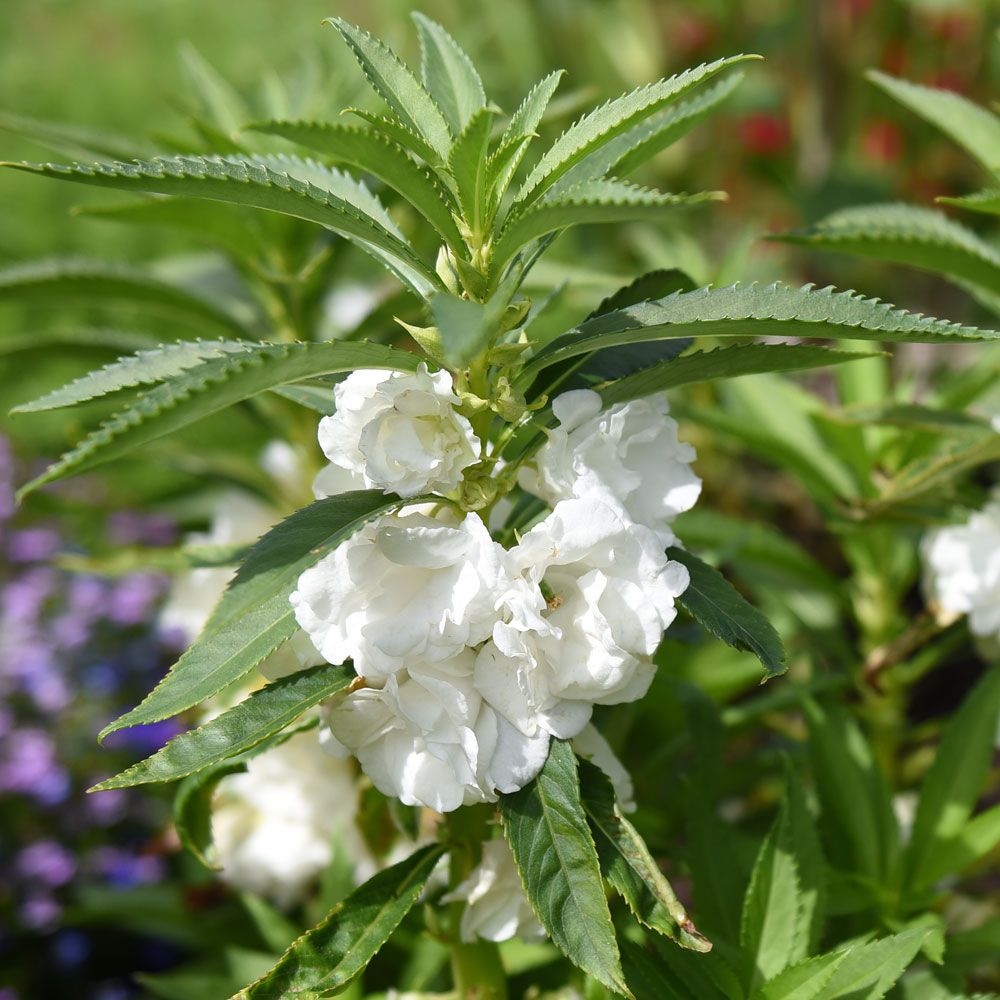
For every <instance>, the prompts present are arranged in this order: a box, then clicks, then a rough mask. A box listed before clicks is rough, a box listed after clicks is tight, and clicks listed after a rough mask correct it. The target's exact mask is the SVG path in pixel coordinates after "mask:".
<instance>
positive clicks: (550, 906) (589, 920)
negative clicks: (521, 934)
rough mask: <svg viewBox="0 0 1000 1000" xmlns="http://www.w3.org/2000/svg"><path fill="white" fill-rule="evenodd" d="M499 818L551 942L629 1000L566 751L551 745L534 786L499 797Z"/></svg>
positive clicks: (563, 746) (558, 742)
mask: <svg viewBox="0 0 1000 1000" xmlns="http://www.w3.org/2000/svg"><path fill="white" fill-rule="evenodd" d="M500 815H501V818H502V820H503V826H504V833H505V834H506V836H507V840H508V842H509V843H510V846H511V850H512V851H513V852H514V859H515V861H516V862H517V867H518V869H519V870H520V872H521V880H522V881H523V882H524V888H525V892H526V893H527V894H528V899H529V900H530V901H531V905H532V907H533V908H534V910H535V912H536V913H537V914H538V918H539V920H541V922H542V925H543V926H544V927H545V929H546V931H548V934H549V936H550V937H551V938H552V940H553V941H554V942H555V944H556V945H557V946H558V947H559V949H560V950H561V951H562V952H563V954H565V955H566V957H567V958H569V959H570V961H571V962H573V963H574V964H575V965H577V966H578V967H579V968H581V969H582V970H583V971H584V972H586V973H587V974H588V975H590V976H592V977H593V978H594V979H596V980H597V981H598V982H600V983H601V984H603V985H604V986H606V987H607V988H608V989H610V990H615V991H617V992H618V993H624V994H625V995H626V996H629V995H630V994H629V991H628V988H627V987H626V986H625V983H624V980H623V976H622V970H621V963H620V960H619V956H618V945H617V943H616V941H615V934H614V929H613V928H612V926H611V913H610V911H609V910H608V903H607V900H606V899H605V896H604V883H603V881H602V880H601V869H600V864H599V862H598V858H597V851H596V850H595V848H594V841H593V839H592V837H591V834H590V828H589V827H588V825H587V817H586V815H585V813H584V811H583V806H582V804H581V802H580V782H579V777H578V774H577V765H576V757H575V756H574V754H573V750H572V748H571V747H570V745H569V743H567V742H565V741H564V740H557V739H553V740H552V743H551V747H550V750H549V757H548V760H547V761H546V762H545V766H544V767H543V768H542V770H541V771H540V772H539V773H538V776H537V777H536V778H535V779H534V781H532V782H531V783H530V784H529V785H527V786H525V787H524V788H522V789H521V790H520V791H518V792H513V793H511V794H509V795H501V796H500Z"/></svg>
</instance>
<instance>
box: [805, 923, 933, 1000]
mask: <svg viewBox="0 0 1000 1000" xmlns="http://www.w3.org/2000/svg"><path fill="white" fill-rule="evenodd" d="M930 933H931V928H930V927H914V928H913V929H911V930H908V931H903V932H902V933H901V934H895V935H893V936H892V937H887V938H882V940H880V941H870V942H868V943H867V944H859V945H855V946H854V947H852V948H851V949H850V950H849V951H848V952H847V954H846V956H845V957H844V960H843V961H842V962H840V963H839V964H838V965H837V967H836V969H835V970H834V973H833V975H832V976H831V977H830V979H829V980H828V981H827V983H826V985H825V986H824V987H823V989H822V990H821V991H820V992H819V993H818V994H816V998H815V1000H881V998H882V997H884V996H885V995H886V993H888V992H889V990H890V989H891V988H892V986H893V985H894V984H895V983H896V981H897V980H898V979H899V977H900V976H902V974H903V973H904V972H905V971H906V970H907V968H908V967H909V965H910V963H911V962H912V961H913V959H914V958H915V957H916V956H917V953H918V952H919V951H920V946H921V945H922V944H923V943H924V939H925V938H926V937H927V935H928V934H930Z"/></svg>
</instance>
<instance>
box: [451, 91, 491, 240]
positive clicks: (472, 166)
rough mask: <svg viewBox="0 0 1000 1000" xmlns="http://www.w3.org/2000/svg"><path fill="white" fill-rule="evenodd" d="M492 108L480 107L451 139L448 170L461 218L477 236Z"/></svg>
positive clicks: (485, 200)
mask: <svg viewBox="0 0 1000 1000" xmlns="http://www.w3.org/2000/svg"><path fill="white" fill-rule="evenodd" d="M493 117H494V111H493V110H492V109H491V108H481V109H480V110H479V111H477V112H476V113H475V114H474V115H473V116H472V118H471V119H470V120H469V123H468V125H467V126H466V127H465V129H464V130H463V131H462V133H461V134H460V135H459V136H458V138H457V139H456V140H455V145H454V146H452V148H451V155H450V156H449V157H448V170H449V171H450V172H451V175H452V177H454V179H455V189H456V190H457V191H458V201H459V204H460V205H461V206H462V212H463V214H464V216H465V221H466V222H467V223H468V225H469V226H470V227H471V229H472V232H473V233H474V234H476V235H477V236H479V237H480V238H481V237H482V236H483V235H484V228H485V224H486V213H487V210H488V207H489V195H490V192H489V190H488V188H487V155H488V152H489V145H490V134H491V131H492V129H493Z"/></svg>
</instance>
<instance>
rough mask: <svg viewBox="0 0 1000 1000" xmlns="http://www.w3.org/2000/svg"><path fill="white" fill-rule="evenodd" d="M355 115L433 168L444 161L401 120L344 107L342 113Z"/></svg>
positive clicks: (362, 109)
mask: <svg viewBox="0 0 1000 1000" xmlns="http://www.w3.org/2000/svg"><path fill="white" fill-rule="evenodd" d="M348 113H350V114H352V115H357V117H358V118H360V119H361V120H362V121H366V122H368V124H369V125H371V126H372V129H373V130H374V131H375V132H376V133H377V134H379V135H381V136H383V137H384V138H386V139H391V140H392V141H393V142H395V143H396V145H398V146H402V147H403V148H404V149H408V150H409V151H410V152H411V153H413V154H414V155H415V156H417V157H418V158H419V159H421V160H423V161H424V162H425V163H429V164H434V166H435V168H436V167H437V166H439V165H440V164H441V163H443V162H444V161H443V160H442V159H441V157H440V156H438V154H437V153H435V152H434V150H433V149H431V147H430V146H429V145H428V144H427V142H426V141H425V140H424V139H423V138H422V137H421V136H419V135H417V133H416V132H414V131H413V130H412V129H409V128H407V127H406V126H405V125H404V124H403V123H402V122H401V121H397V120H396V119H395V118H391V117H388V116H387V115H379V114H376V113H375V112H374V111H368V110H366V109H365V108H346V109H345V110H344V112H343V114H348Z"/></svg>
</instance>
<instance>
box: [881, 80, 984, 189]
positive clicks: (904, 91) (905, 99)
mask: <svg viewBox="0 0 1000 1000" xmlns="http://www.w3.org/2000/svg"><path fill="white" fill-rule="evenodd" d="M865 75H866V76H867V77H868V79H869V80H870V81H871V82H872V83H874V84H875V85H876V86H877V87H879V88H880V89H882V90H884V91H885V92H886V93H887V94H888V95H889V96H890V97H893V98H895V99H896V100H897V101H899V103H900V104H902V105H904V106H905V107H907V108H909V109H910V110H911V111H915V112H916V113H917V114H918V115H920V117H921V118H923V119H924V120H925V121H928V122H930V123H931V124H932V125H934V126H935V127H936V128H939V129H940V130H941V131H942V132H944V134H945V135H947V136H948V137H949V138H950V139H952V140H954V141H955V142H957V143H958V144H959V145H960V146H961V147H962V148H963V149H965V150H966V151H967V152H969V153H971V154H972V155H973V156H974V157H975V158H976V159H977V160H979V162H980V163H981V164H982V165H983V166H984V167H986V169H987V170H997V169H998V168H1000V118H997V116H996V115H995V114H993V113H992V112H991V111H987V110H986V108H982V107H980V106H979V105H978V104H974V103H973V102H972V101H970V100H969V99H968V98H966V97H962V96H961V95H960V94H956V93H955V92H954V91H951V90H943V89H940V88H937V87H925V86H923V85H921V84H919V83H910V81H909V80H899V79H897V78H896V77H893V76H889V75H888V74H887V73H882V72H880V71H879V70H869V71H868V72H867V73H866V74H865Z"/></svg>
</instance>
